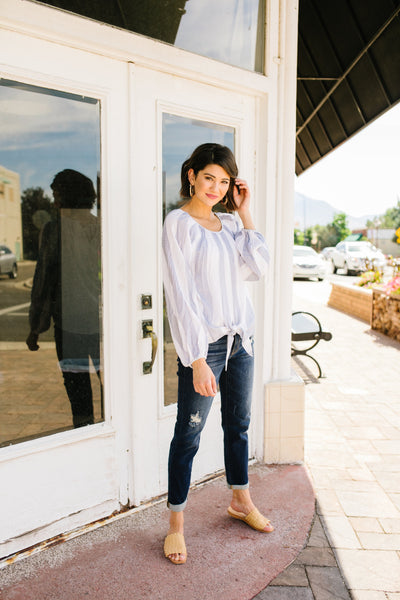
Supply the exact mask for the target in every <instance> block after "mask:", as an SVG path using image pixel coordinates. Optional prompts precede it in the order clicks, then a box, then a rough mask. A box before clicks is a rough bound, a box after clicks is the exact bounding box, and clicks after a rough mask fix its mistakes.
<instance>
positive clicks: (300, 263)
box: [293, 246, 327, 281]
mask: <svg viewBox="0 0 400 600" xmlns="http://www.w3.org/2000/svg"><path fill="white" fill-rule="evenodd" d="M326 271H327V264H326V260H324V259H323V258H321V256H320V255H319V254H317V253H316V252H315V250H313V248H310V246H293V278H296V277H305V278H307V279H309V278H311V277H316V278H318V279H319V281H322V280H323V279H324V278H325V275H326Z"/></svg>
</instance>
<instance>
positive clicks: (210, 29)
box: [175, 0, 262, 71]
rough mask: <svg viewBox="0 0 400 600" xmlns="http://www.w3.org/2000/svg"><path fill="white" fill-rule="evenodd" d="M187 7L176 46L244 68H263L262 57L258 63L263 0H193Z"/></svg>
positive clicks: (257, 69) (259, 69) (258, 69)
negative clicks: (259, 25) (260, 5)
mask: <svg viewBox="0 0 400 600" xmlns="http://www.w3.org/2000/svg"><path fill="white" fill-rule="evenodd" d="M185 11H186V12H185V13H184V14H183V16H182V18H181V21H180V24H179V29H178V33H177V36H176V40H175V45H176V46H179V47H180V48H183V49H185V50H190V51H192V52H196V53H198V54H203V55H205V56H208V57H210V58H214V59H216V60H220V61H222V62H226V63H229V64H232V65H236V66H238V67H242V68H244V69H251V70H256V71H261V70H262V61H261V64H258V65H257V64H256V54H257V50H259V49H257V25H258V11H259V0H217V1H216V0H190V1H188V2H186V5H185ZM261 14H262V11H261ZM261 18H262V17H261ZM257 62H260V59H258V61H257Z"/></svg>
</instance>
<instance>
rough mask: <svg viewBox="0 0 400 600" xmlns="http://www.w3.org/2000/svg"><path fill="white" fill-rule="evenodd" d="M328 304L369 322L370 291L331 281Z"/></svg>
mask: <svg viewBox="0 0 400 600" xmlns="http://www.w3.org/2000/svg"><path fill="white" fill-rule="evenodd" d="M328 306H331V307H332V308H336V309H338V310H341V311H342V312H345V313H347V314H348V315H351V316H352V317H357V318H358V319H361V320H362V321H365V322H366V323H371V312H372V291H371V290H366V289H364V288H361V287H358V286H356V285H348V284H347V285H346V284H342V283H332V291H331V294H330V296H329V300H328Z"/></svg>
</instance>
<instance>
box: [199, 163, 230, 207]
mask: <svg viewBox="0 0 400 600" xmlns="http://www.w3.org/2000/svg"><path fill="white" fill-rule="evenodd" d="M188 177H189V183H190V184H191V185H192V186H193V188H194V195H195V196H196V198H197V199H198V200H200V201H201V202H203V203H204V204H206V205H207V206H211V207H212V206H215V204H218V202H221V200H222V199H223V198H224V197H225V195H226V193H227V191H228V189H229V184H230V180H231V178H230V177H229V175H228V173H227V172H226V171H225V169H223V168H222V167H220V166H219V165H207V166H206V167H205V168H204V169H203V170H201V171H199V172H198V173H197V176H195V174H194V171H193V169H189V171H188Z"/></svg>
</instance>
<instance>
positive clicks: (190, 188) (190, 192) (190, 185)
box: [189, 183, 194, 197]
mask: <svg viewBox="0 0 400 600" xmlns="http://www.w3.org/2000/svg"><path fill="white" fill-rule="evenodd" d="M189 194H190V197H192V196H194V187H193V186H192V184H191V183H189Z"/></svg>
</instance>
